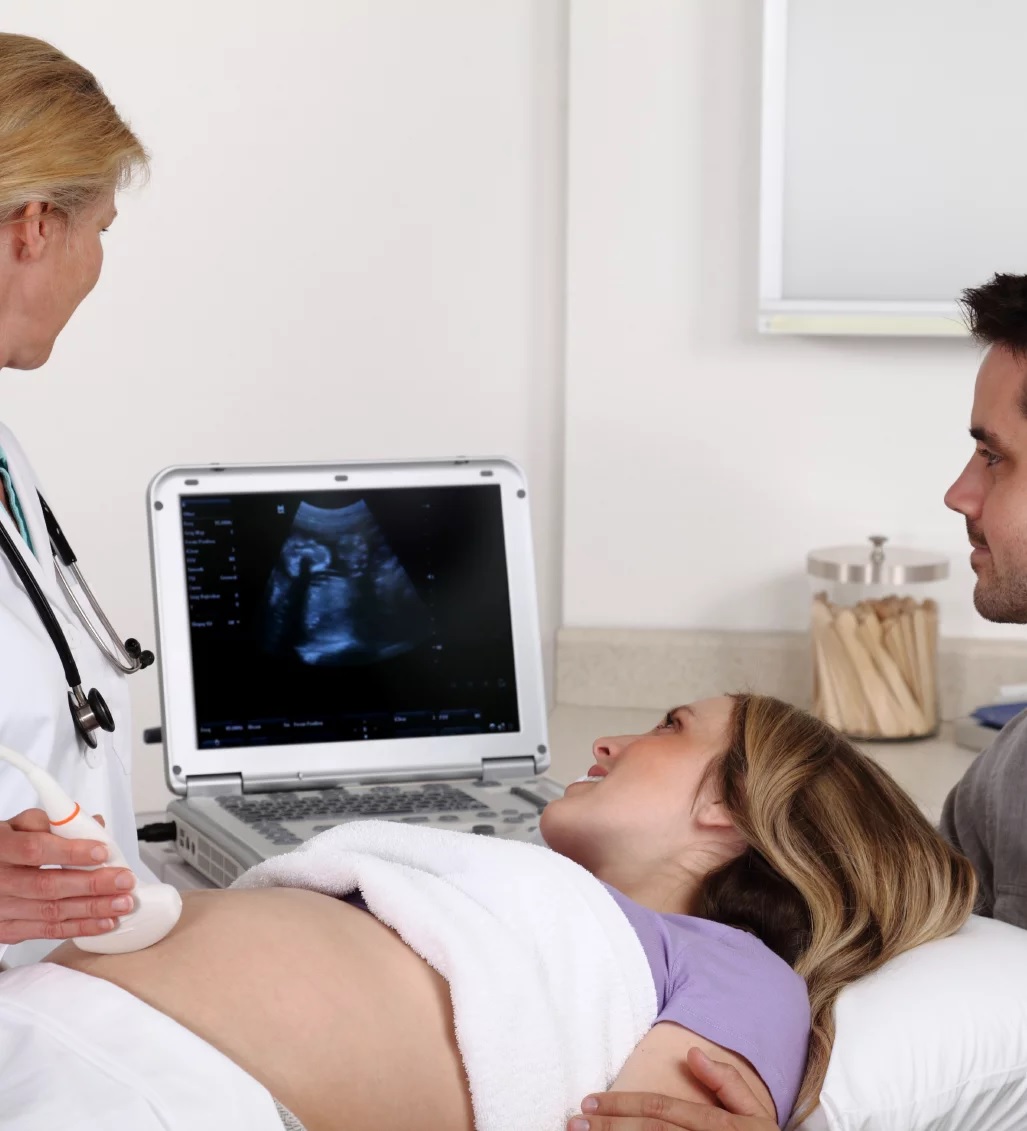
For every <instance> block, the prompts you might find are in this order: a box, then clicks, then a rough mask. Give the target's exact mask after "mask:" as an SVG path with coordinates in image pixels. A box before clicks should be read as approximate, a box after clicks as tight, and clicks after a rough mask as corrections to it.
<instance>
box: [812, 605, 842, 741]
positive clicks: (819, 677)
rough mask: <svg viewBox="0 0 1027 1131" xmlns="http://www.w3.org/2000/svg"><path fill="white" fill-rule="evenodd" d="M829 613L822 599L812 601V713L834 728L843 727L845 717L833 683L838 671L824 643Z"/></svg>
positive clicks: (829, 623) (829, 630)
mask: <svg viewBox="0 0 1027 1131" xmlns="http://www.w3.org/2000/svg"><path fill="white" fill-rule="evenodd" d="M832 631H833V629H832V627H831V613H830V611H829V610H828V608H827V605H826V604H825V602H824V601H822V600H820V599H819V598H818V599H817V600H815V601H814V602H813V634H812V635H813V665H814V666H813V671H814V675H815V677H816V693H815V696H814V699H815V702H814V713H815V714H817V715H819V716H820V718H822V719H823V720H824V722H825V723H827V724H828V726H833V727H834V728H835V729H836V730H844V729H845V718H844V716H843V714H842V708H841V704H840V694H839V690H838V688H837V687H836V685H835V677H836V676H838V678H841V677H840V673H837V672H835V671H833V670H832V668H831V664H830V663H829V662H828V656H827V653H828V648H829V646H826V645H825V641H824V634H825V632H832Z"/></svg>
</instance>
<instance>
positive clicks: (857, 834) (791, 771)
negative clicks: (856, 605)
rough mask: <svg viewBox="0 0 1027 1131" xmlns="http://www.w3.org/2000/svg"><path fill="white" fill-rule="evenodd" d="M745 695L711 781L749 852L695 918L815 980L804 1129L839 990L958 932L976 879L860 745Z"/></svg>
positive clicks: (719, 878)
mask: <svg viewBox="0 0 1027 1131" xmlns="http://www.w3.org/2000/svg"><path fill="white" fill-rule="evenodd" d="M733 698H734V710H733V718H732V735H731V740H730V745H729V747H728V750H727V752H726V753H725V754H724V755H722V756H721V757H720V758H717V759H715V760H714V761H713V762H711V763H710V766H709V768H708V770H707V780H708V782H709V785H710V787H711V788H712V789H713V790H715V791H719V795H720V797H721V798H722V800H723V803H724V805H725V806H726V808H727V810H728V812H729V813H730V814H731V818H732V821H733V823H734V825H735V827H736V828H737V830H738V831H739V832H740V833H741V834H742V836H743V837H744V839H745V840H746V842H747V844H748V846H749V847H748V848H747V849H746V850H745V851H744V852H743V853H742V855H741V856H740V857H738V858H737V859H735V860H732V861H731V862H730V863H728V864H726V865H724V866H723V867H721V868H719V869H717V870H716V871H714V872H712V873H710V875H708V876H707V877H706V879H705V881H704V883H703V886H702V888H701V890H700V895H699V903H698V907H697V914H699V915H702V916H703V917H705V918H708V919H714V920H717V921H718V922H722V923H728V924H730V925H732V926H737V927H741V928H743V929H744V930H748V931H751V932H752V933H753V934H755V935H756V936H757V937H759V938H760V939H762V940H763V942H764V943H766V944H767V946H769V947H770V948H771V949H772V950H774V951H775V952H776V953H777V954H779V955H780V956H781V957H782V958H784V959H785V961H786V962H788V963H789V965H791V966H792V967H793V968H794V969H795V971H796V972H797V973H798V974H800V975H802V977H803V978H804V979H805V981H806V986H807V989H808V991H809V998H810V1010H811V1013H812V1033H811V1035H810V1044H809V1055H808V1057H807V1061H806V1072H805V1075H804V1077H803V1080H802V1086H801V1088H800V1090H799V1096H798V1100H797V1103H796V1109H795V1113H794V1115H793V1117H792V1123H791V1124H790V1125H794V1124H796V1123H799V1122H801V1120H802V1119H804V1118H805V1117H806V1116H807V1115H809V1113H810V1112H811V1111H812V1110H813V1108H815V1107H816V1104H817V1099H818V1096H819V1094H820V1090H821V1088H822V1087H823V1083H824V1076H825V1075H826V1072H827V1064H828V1060H829V1058H830V1055H831V1047H832V1044H833V1042H834V1035H835V1026H834V1004H835V1001H836V999H837V997H838V994H839V993H840V992H841V991H842V989H844V987H845V986H846V985H848V984H849V983H850V982H853V981H855V980H856V979H857V978H862V977H863V976H864V975H866V974H869V973H870V972H871V971H873V970H876V969H878V968H879V967H880V966H883V965H884V963H886V962H887V961H888V960H889V959H891V958H894V957H895V956H896V955H898V954H901V953H902V952H903V951H906V950H909V949H911V948H912V947H915V946H919V945H920V944H921V943H925V942H930V941H931V940H932V939H939V938H944V937H945V936H946V935H950V934H952V932H953V931H955V930H957V929H958V928H959V927H960V926H961V925H962V924H963V923H964V922H965V921H966V919H967V917H968V916H969V915H970V912H971V911H972V910H973V905H974V898H975V896H976V893H977V881H976V877H975V876H974V872H973V868H972V867H971V865H970V862H969V861H968V860H967V859H966V858H965V857H964V856H962V855H961V854H960V853H958V852H956V851H955V849H953V848H951V847H950V846H949V845H948V844H947V843H946V842H945V841H944V840H943V839H942V838H941V836H940V835H939V834H938V833H937V832H936V831H935V829H934V828H933V827H932V826H931V824H930V822H928V820H927V819H926V818H925V817H924V816H923V814H922V813H921V812H920V810H919V809H918V808H917V807H916V805H915V804H914V802H913V801H912V799H911V798H910V797H909V796H908V795H907V794H906V793H905V791H904V790H902V789H901V788H900V787H899V786H898V785H897V784H896V783H895V782H894V781H893V780H892V778H891V777H890V776H889V775H888V774H887V773H885V771H884V770H882V769H881V767H880V766H878V765H877V763H876V762H874V761H872V760H871V759H870V758H868V757H866V756H865V755H864V754H861V753H860V752H859V751H858V750H857V749H856V748H855V747H854V746H853V745H852V743H851V742H848V741H847V740H846V739H845V738H843V737H842V736H841V735H840V734H838V733H837V732H836V731H834V730H833V729H832V728H831V727H829V726H827V725H826V724H825V723H822V722H821V721H820V720H819V719H816V718H814V717H813V716H812V715H810V714H808V713H807V712H806V711H802V710H800V709H799V708H797V707H793V706H790V705H789V704H787V703H783V702H781V701H780V700H778V699H772V698H770V697H768V696H763V695H736V696H733ZM782 1114H783V1113H782Z"/></svg>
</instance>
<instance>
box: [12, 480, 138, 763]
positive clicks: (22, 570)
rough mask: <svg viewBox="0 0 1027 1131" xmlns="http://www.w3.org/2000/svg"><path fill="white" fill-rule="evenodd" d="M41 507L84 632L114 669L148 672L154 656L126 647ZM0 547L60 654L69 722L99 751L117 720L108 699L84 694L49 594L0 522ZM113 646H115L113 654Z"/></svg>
mask: <svg viewBox="0 0 1027 1131" xmlns="http://www.w3.org/2000/svg"><path fill="white" fill-rule="evenodd" d="M39 504H40V506H41V507H42V508H43V518H44V520H45V522H46V532H47V534H48V535H49V536H50V549H51V551H52V552H53V560H54V566H55V567H56V569H55V572H56V574H57V580H58V581H59V582H60V586H61V589H62V590H63V591H64V595H65V596H66V597H67V598H68V600H69V601H70V603H71V604H72V605H73V606H74V607H75V611H76V612H77V613H78V615H79V619H80V620H81V621H82V623H83V625H85V628H86V631H87V632H88V633H89V635H90V636H91V637H92V638H93V641H94V642H95V644H96V646H97V648H99V649H100V651H101V652H102V653H103V654H104V656H106V657H107V659H108V660H109V661H110V662H111V663H112V664H113V665H114V666H115V667H116V668H118V669H119V670H121V671H123V672H125V673H127V674H131V673H132V672H137V671H140V670H141V669H142V668H146V667H149V666H150V664H152V663H153V653H152V652H149V651H144V650H143V649H142V648H141V647H140V645H139V641H138V640H133V639H132V638H129V639H128V640H126V641H125V643H124V644H122V642H121V640H120V639H119V637H118V634H117V633H116V632H115V631H114V628H113V626H112V625H111V622H110V621H109V620H108V619H107V617H106V615H105V614H104V611H103V609H101V608H100V605H99V602H98V601H97V600H96V598H95V597H94V596H93V591H92V590H91V589H90V588H89V586H88V585H87V584H86V579H85V578H84V577H83V576H82V573H81V571H80V570H79V568H78V565H77V564H76V563H77V561H78V559H77V558H76V557H75V552H74V550H72V548H71V546H70V544H69V543H68V539H67V538H65V537H64V531H63V530H61V528H60V526H59V525H58V523H57V519H55V518H54V516H53V511H52V510H50V508H49V507H48V506H47V505H46V500H45V499H44V498H43V496H42V495H40V496H39ZM0 547H2V549H3V551H4V553H5V554H6V555H7V558H8V560H9V561H10V563H11V565H12V566H14V571H15V573H17V575H18V576H19V577H20V578H21V581H22V584H23V585H24V586H25V590H26V592H27V593H28V595H29V600H31V602H32V604H33V605H34V606H35V610H36V612H37V613H38V614H39V619H40V620H41V621H42V622H43V627H44V628H45V629H46V631H47V634H48V635H49V637H50V639H51V640H52V641H53V646H54V647H55V648H56V649H57V655H58V656H60V658H61V666H62V667H63V668H64V678H65V679H66V680H67V681H68V687H69V689H70V690H69V691H68V705H69V706H70V707H71V717H72V719H73V721H74V723H75V729H76V730H77V731H78V733H79V734H80V735H81V736H82V739H83V741H84V742H85V743H86V745H87V746H89V747H91V748H92V749H94V750H95V749H96V742H97V736H96V734H94V731H97V730H106V731H112V730H114V716H113V715H112V714H111V711H110V708H109V707H108V706H107V703H106V700H105V699H104V697H103V696H102V695H101V694H100V692H99V691H97V690H96V688H95V687H94V688H93V689H92V690H91V691H90V692H89V693H88V694H86V693H85V692H84V691H83V690H82V677H81V676H80V675H79V672H78V665H77V664H76V663H75V657H74V656H73V655H72V652H71V645H70V644H69V643H68V638H67V637H66V636H65V635H64V632H63V631H62V630H61V626H60V625H59V624H58V623H57V617H56V616H55V615H54V611H53V609H52V608H51V607H50V602H49V601H48V600H47V599H46V594H45V593H44V592H43V590H42V589H41V588H40V586H39V582H38V581H37V580H36V579H35V577H34V576H33V575H32V570H31V569H30V568H29V566H28V564H27V563H26V561H25V559H24V558H23V557H22V554H21V551H20V550H19V548H18V546H17V544H16V543H15V541H14V539H13V538H12V537H11V535H10V534H9V533H8V531H7V529H6V527H5V526H4V525H3V523H0ZM62 567H63V568H62ZM64 569H67V570H68V571H69V572H70V573H71V576H72V577H73V578H74V579H75V581H76V582H77V583H78V585H79V587H80V588H81V590H82V592H83V593H84V594H85V595H86V599H87V600H88V601H89V605H90V608H91V609H92V610H93V613H94V614H95V615H96V617H97V619H98V620H99V621H100V623H101V624H102V625H103V627H104V630H105V631H106V633H107V637H108V639H107V640H104V639H103V638H102V637H101V636H100V633H99V632H98V631H97V628H96V626H95V625H94V624H93V622H92V620H91V618H90V617H89V616H88V615H87V613H86V611H85V609H84V608H83V607H82V605H81V604H80V603H79V600H78V598H77V597H76V596H75V593H74V591H73V590H72V588H71V585H70V584H69V582H68V579H67V578H66V577H65V576H64ZM110 644H113V645H114V648H113V650H112V649H111V647H110Z"/></svg>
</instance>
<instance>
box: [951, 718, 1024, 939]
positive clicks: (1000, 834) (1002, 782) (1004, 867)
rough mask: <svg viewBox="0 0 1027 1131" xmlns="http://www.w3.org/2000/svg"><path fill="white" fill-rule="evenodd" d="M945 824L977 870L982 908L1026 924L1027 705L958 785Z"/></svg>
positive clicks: (989, 913)
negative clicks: (1026, 709)
mask: <svg viewBox="0 0 1027 1131" xmlns="http://www.w3.org/2000/svg"><path fill="white" fill-rule="evenodd" d="M940 829H941V834H942V836H943V837H945V839H946V840H947V841H948V842H949V843H950V844H952V845H953V846H954V847H955V848H958V849H959V850H960V851H961V852H962V853H963V854H964V855H966V856H967V857H969V859H970V863H971V864H973V866H974V869H975V870H976V872H977V876H978V879H979V880H980V884H981V888H980V895H979V896H978V902H977V907H976V908H975V910H976V912H977V914H979V915H986V916H988V917H989V918H991V919H1002V920H1004V921H1005V922H1007V923H1013V924H1014V925H1015V926H1017V927H1027V711H1023V712H1022V713H1021V714H1019V715H1017V716H1016V718H1015V719H1012V720H1011V721H1010V722H1009V723H1007V724H1006V726H1005V727H1004V728H1003V729H1002V731H1001V732H1000V733H999V735H998V737H997V738H996V739H995V741H994V742H993V743H992V744H991V745H990V746H989V747H988V749H987V750H985V751H984V753H983V754H981V755H979V757H978V758H977V759H976V760H975V761H974V762H973V763H972V764H971V766H970V768H969V769H968V770H967V771H966V773H965V774H964V775H963V776H962V778H960V780H959V781H958V782H957V783H956V785H955V786H954V787H953V789H952V792H951V793H950V794H949V795H948V797H947V798H946V799H945V808H944V810H943V811H942V816H941V824H940Z"/></svg>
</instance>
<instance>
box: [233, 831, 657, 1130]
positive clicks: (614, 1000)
mask: <svg viewBox="0 0 1027 1131" xmlns="http://www.w3.org/2000/svg"><path fill="white" fill-rule="evenodd" d="M232 886H233V887H301V888H308V889H310V890H313V891H320V892H324V893H325V894H328V895H336V896H339V895H344V894H346V893H347V892H350V891H353V890H354V889H356V888H359V889H360V891H361V893H362V894H363V897H364V900H365V902H366V903H367V906H368V907H369V909H370V910H371V912H372V913H373V914H374V915H375V917H376V918H378V919H380V920H381V921H382V922H383V923H386V924H388V926H390V927H392V928H393V929H394V930H395V931H396V932H397V933H398V934H399V935H400V937H401V938H402V939H403V940H404V942H406V944H407V945H408V946H409V947H410V948H411V949H412V950H414V951H416V952H417V953H418V954H419V955H421V957H422V958H424V959H425V960H426V961H427V962H428V963H429V964H430V965H431V966H432V967H434V969H436V970H437V971H438V972H439V973H440V974H441V975H442V976H443V977H444V978H445V979H446V980H447V981H448V982H449V988H450V995H451V997H452V1001H453V1018H454V1022H455V1027H456V1037H457V1043H458V1045H459V1048H460V1053H461V1056H462V1057H463V1061H464V1067H465V1069H466V1071H467V1078H468V1081H469V1083H470V1089H471V1100H472V1103H473V1106H474V1121H475V1127H476V1128H477V1131H563V1128H564V1126H565V1123H566V1120H567V1119H568V1118H569V1117H570V1116H571V1115H572V1114H573V1113H574V1112H576V1111H578V1105H579V1103H580V1102H581V1099H582V1097H584V1096H585V1095H587V1094H588V1093H589V1092H594V1091H602V1090H603V1089H605V1088H607V1087H608V1086H609V1085H610V1084H611V1083H612V1081H613V1079H614V1077H615V1076H616V1075H617V1073H618V1072H619V1071H620V1069H621V1067H622V1066H623V1064H624V1062H625V1061H626V1060H627V1058H628V1056H629V1055H630V1053H631V1052H632V1050H633V1049H634V1048H635V1046H636V1045H637V1044H638V1042H639V1041H640V1040H641V1039H642V1037H643V1036H645V1034H646V1033H647V1032H648V1031H649V1029H650V1028H651V1027H652V1024H653V1021H654V1020H655V1018H656V992H655V989H654V986H653V978H652V973H651V971H650V969H649V963H648V960H647V959H646V956H645V952H644V951H643V949H642V945H641V943H640V942H639V940H638V937H637V936H636V935H635V932H634V930H633V929H632V927H631V925H630V924H629V923H628V921H627V919H626V918H625V917H624V914H623V912H621V910H620V908H619V907H618V906H617V904H616V903H615V902H614V900H613V898H612V897H611V896H610V894H609V892H607V891H606V889H605V888H604V887H603V885H602V884H601V883H599V881H598V880H597V879H596V878H595V877H594V876H592V875H590V874H589V873H588V872H586V871H585V869H584V868H582V867H580V866H579V865H577V864H575V863H574V862H573V861H571V860H568V859H566V858H565V857H563V856H560V855H559V854H558V853H556V852H552V851H551V850H550V849H548V848H543V847H541V846H539V845H534V844H524V843H518V842H514V841H509V840H503V839H501V838H492V837H481V836H475V835H473V834H471V833H457V832H448V831H443V830H441V829H425V828H419V827H417V826H414V825H404V824H401V823H398V822H394V821H356V822H353V823H350V824H345V825H339V826H338V827H336V828H334V829H331V830H329V831H328V832H326V833H322V834H321V835H320V836H317V837H314V838H313V839H312V840H310V841H308V842H307V844H305V845H304V846H303V847H302V848H298V849H296V850H295V851H294V852H291V853H289V854H287V855H283V856H276V857H273V858H272V859H270V860H267V861H265V862H264V863H263V864H259V865H258V866H257V867H255V868H251V869H250V871H248V872H246V873H245V874H244V875H242V876H240V877H239V879H238V880H236V881H235V883H234V884H233V885H232Z"/></svg>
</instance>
